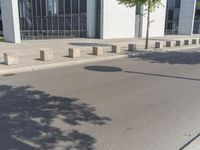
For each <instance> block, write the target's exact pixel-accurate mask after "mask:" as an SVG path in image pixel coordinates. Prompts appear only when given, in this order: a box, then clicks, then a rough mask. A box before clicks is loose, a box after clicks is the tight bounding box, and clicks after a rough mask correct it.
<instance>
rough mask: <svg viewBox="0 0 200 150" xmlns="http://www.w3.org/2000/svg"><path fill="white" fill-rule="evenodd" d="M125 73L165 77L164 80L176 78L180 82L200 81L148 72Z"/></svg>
mask: <svg viewBox="0 0 200 150" xmlns="http://www.w3.org/2000/svg"><path fill="white" fill-rule="evenodd" d="M124 72H125V73H133V74H139V75H147V76H157V77H164V78H174V79H180V80H191V81H200V79H195V78H188V77H181V76H171V75H163V74H155V73H147V72H137V71H124Z"/></svg>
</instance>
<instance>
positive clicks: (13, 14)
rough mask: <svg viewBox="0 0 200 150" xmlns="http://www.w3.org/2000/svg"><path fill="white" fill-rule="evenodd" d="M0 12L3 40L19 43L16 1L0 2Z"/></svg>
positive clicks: (3, 0) (6, 0) (5, 0)
mask: <svg viewBox="0 0 200 150" xmlns="http://www.w3.org/2000/svg"><path fill="white" fill-rule="evenodd" d="M1 12H2V20H3V35H4V40H5V41H7V42H13V43H20V42H21V38H20V25H19V10H18V0H1Z"/></svg>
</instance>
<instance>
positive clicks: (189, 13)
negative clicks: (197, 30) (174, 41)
mask: <svg viewBox="0 0 200 150" xmlns="http://www.w3.org/2000/svg"><path fill="white" fill-rule="evenodd" d="M195 10H196V0H181V7H180V16H179V27H178V34H183V35H192V34H193V27H194V16H195Z"/></svg>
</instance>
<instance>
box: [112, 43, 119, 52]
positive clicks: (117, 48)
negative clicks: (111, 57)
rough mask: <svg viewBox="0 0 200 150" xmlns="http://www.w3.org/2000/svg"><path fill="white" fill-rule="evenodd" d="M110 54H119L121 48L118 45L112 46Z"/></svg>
mask: <svg viewBox="0 0 200 150" xmlns="http://www.w3.org/2000/svg"><path fill="white" fill-rule="evenodd" d="M112 52H113V53H121V47H120V46H118V45H112Z"/></svg>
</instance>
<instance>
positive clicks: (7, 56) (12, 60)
mask: <svg viewBox="0 0 200 150" xmlns="http://www.w3.org/2000/svg"><path fill="white" fill-rule="evenodd" d="M4 63H5V64H6V65H17V64H18V63H19V53H18V52H7V53H4Z"/></svg>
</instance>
